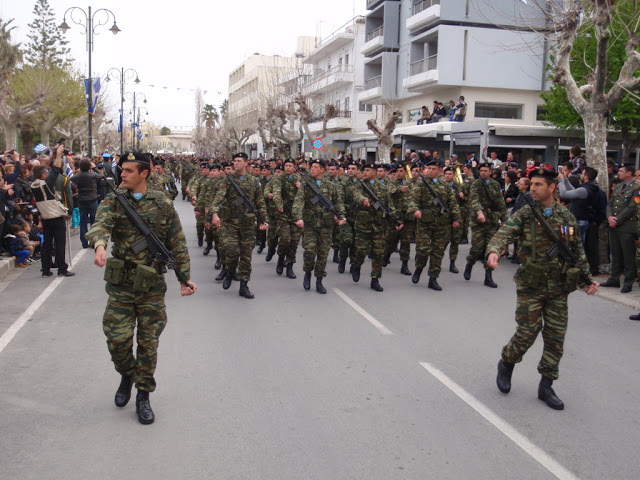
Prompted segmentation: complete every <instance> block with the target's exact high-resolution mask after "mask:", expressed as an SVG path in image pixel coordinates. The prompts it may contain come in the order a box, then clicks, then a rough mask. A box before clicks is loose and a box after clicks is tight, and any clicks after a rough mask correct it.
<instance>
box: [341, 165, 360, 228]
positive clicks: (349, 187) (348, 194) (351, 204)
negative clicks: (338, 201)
mask: <svg viewBox="0 0 640 480" xmlns="http://www.w3.org/2000/svg"><path fill="white" fill-rule="evenodd" d="M347 177H348V178H347V179H346V180H345V181H344V183H343V184H342V189H343V203H344V209H345V212H346V214H347V219H348V220H349V221H354V220H355V218H356V213H357V212H358V205H357V204H356V201H355V197H354V196H355V192H356V190H357V189H358V188H361V187H360V186H359V185H358V179H357V178H352V177H349V176H348V175H347Z"/></svg>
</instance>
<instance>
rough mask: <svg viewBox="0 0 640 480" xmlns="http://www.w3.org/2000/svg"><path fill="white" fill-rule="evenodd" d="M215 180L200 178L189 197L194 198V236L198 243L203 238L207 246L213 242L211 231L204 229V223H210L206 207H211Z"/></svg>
mask: <svg viewBox="0 0 640 480" xmlns="http://www.w3.org/2000/svg"><path fill="white" fill-rule="evenodd" d="M215 184H216V182H215V179H214V178H210V177H206V178H205V177H204V176H203V177H201V178H200V179H199V180H198V181H197V182H196V183H195V184H194V185H193V188H192V189H191V196H192V197H196V204H195V205H194V208H193V211H194V213H195V214H196V234H197V236H198V241H200V240H202V239H203V238H204V241H205V242H206V243H207V244H209V243H212V242H213V230H212V229H208V230H207V229H206V228H205V223H208V222H209V221H210V218H209V216H208V215H207V212H206V210H207V206H209V205H211V202H212V200H213V199H212V198H211V192H212V190H214V187H215Z"/></svg>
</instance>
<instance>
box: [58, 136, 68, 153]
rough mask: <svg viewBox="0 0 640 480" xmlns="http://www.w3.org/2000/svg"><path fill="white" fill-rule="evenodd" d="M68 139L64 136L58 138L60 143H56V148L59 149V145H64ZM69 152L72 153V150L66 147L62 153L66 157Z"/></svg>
mask: <svg viewBox="0 0 640 480" xmlns="http://www.w3.org/2000/svg"><path fill="white" fill-rule="evenodd" d="M66 141H67V139H66V138H64V137H60V138H59V139H58V143H57V145H56V150H57V147H58V145H64V142H66ZM69 153H71V152H70V150H69V149H68V148H65V149H64V151H63V152H62V154H63V155H64V156H65V157H66V156H67V155H69Z"/></svg>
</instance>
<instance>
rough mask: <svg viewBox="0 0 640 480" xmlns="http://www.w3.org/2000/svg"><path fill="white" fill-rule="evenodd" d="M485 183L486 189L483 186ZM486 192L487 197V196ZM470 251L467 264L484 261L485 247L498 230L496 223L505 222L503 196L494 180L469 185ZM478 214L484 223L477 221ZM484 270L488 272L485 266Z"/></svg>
mask: <svg viewBox="0 0 640 480" xmlns="http://www.w3.org/2000/svg"><path fill="white" fill-rule="evenodd" d="M483 182H488V183H487V188H485V187H484V186H483V184H482V183H483ZM487 191H488V192H489V195H487ZM470 201H471V250H470V251H469V255H468V256H467V264H468V265H474V264H475V263H476V262H477V261H478V260H484V258H485V251H486V249H487V245H488V244H489V241H490V240H491V237H493V235H494V234H495V233H496V230H497V229H498V223H499V222H500V221H501V222H502V223H504V222H506V220H507V207H506V205H505V203H504V196H503V195H502V192H501V191H500V184H499V183H498V182H496V181H495V180H483V179H482V178H478V179H476V180H475V181H474V182H473V183H472V184H471V191H470ZM478 212H482V213H484V216H485V218H486V221H485V222H484V223H480V222H479V221H478ZM485 269H486V270H490V268H489V267H488V266H487V265H486V262H485Z"/></svg>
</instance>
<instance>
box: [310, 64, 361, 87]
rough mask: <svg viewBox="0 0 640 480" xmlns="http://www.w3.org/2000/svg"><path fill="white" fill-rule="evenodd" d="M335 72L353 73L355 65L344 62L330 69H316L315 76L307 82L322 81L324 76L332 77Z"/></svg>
mask: <svg viewBox="0 0 640 480" xmlns="http://www.w3.org/2000/svg"><path fill="white" fill-rule="evenodd" d="M334 73H353V65H347V64H346V63H343V64H342V65H334V66H333V67H331V68H330V69H329V70H321V69H318V70H316V72H315V74H314V75H313V77H311V78H309V79H308V80H307V82H306V83H314V82H317V81H320V80H322V79H324V78H327V77H330V76H331V75H333V74H334Z"/></svg>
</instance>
